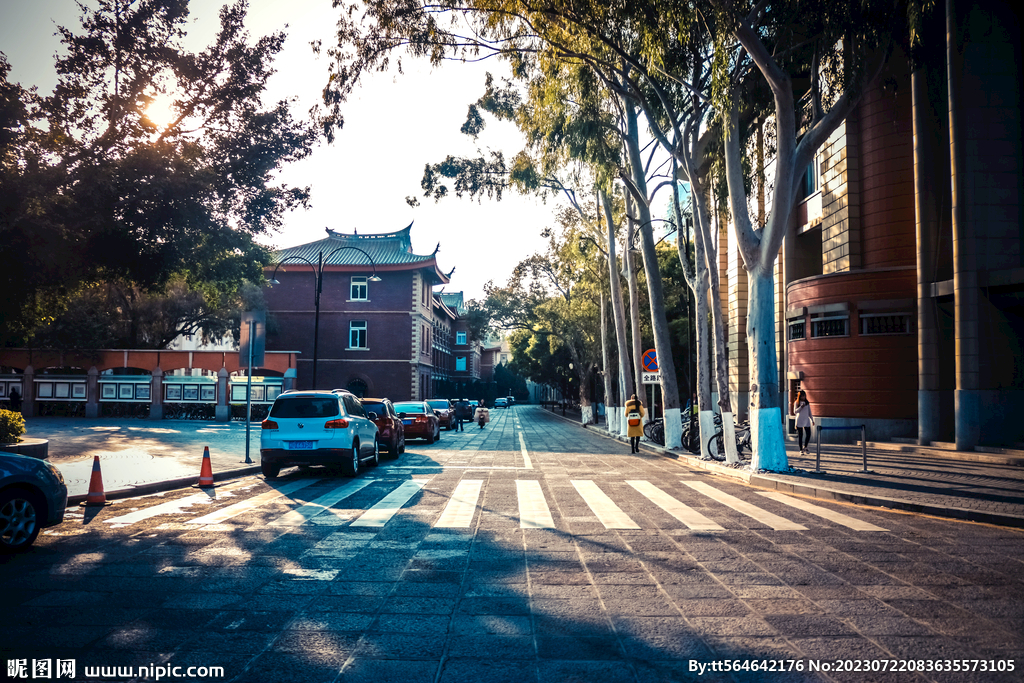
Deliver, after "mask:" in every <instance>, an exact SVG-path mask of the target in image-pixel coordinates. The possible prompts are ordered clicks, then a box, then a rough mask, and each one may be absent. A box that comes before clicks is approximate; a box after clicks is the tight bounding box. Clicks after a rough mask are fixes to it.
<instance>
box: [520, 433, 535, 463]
mask: <svg viewBox="0 0 1024 683" xmlns="http://www.w3.org/2000/svg"><path fill="white" fill-rule="evenodd" d="M519 449H520V450H521V451H522V453H523V467H525V468H526V469H528V470H532V469H533V462H532V461H531V460H530V453H529V452H528V451H527V450H526V439H524V438H523V433H522V432H519Z"/></svg>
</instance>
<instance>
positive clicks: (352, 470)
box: [342, 441, 359, 477]
mask: <svg viewBox="0 0 1024 683" xmlns="http://www.w3.org/2000/svg"><path fill="white" fill-rule="evenodd" d="M342 469H343V470H344V472H345V476H348V477H354V476H356V475H357V474H359V442H358V441H355V442H353V443H352V461H351V462H347V463H345V465H344V466H343V467H342Z"/></svg>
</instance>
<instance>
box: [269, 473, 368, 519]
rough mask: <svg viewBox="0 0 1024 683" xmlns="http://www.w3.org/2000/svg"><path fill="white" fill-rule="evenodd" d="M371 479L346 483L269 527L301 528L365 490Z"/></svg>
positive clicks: (288, 513)
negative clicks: (302, 525)
mask: <svg viewBox="0 0 1024 683" xmlns="http://www.w3.org/2000/svg"><path fill="white" fill-rule="evenodd" d="M371 481H372V480H371V479H360V480H358V481H349V482H345V483H344V484H342V485H341V486H339V487H338V488H336V489H334V490H332V491H330V492H328V493H326V494H324V495H322V496H320V497H319V498H317V499H316V500H311V501H310V502H308V503H306V504H305V505H302V506H301V507H299V508H296V509H295V510H289V511H288V512H286V513H285V514H283V515H281V516H280V517H278V518H277V519H275V520H274V521H272V522H270V524H269V525H268V526H299V525H300V524H305V523H306V522H308V521H309V520H311V519H313V518H314V517H316V516H317V515H319V514H322V513H324V512H327V511H328V510H330V509H331V506H333V505H334V504H335V503H337V502H339V501H341V500H344V499H345V498H348V497H349V496H351V495H352V494H353V493H355V492H356V491H359V490H360V489H363V488H365V487H366V486H367V485H369V484H370V482H371Z"/></svg>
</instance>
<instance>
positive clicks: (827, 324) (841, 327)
mask: <svg viewBox="0 0 1024 683" xmlns="http://www.w3.org/2000/svg"><path fill="white" fill-rule="evenodd" d="M849 334H850V318H849V316H845V315H844V316H829V317H822V318H814V319H812V320H811V336H812V337H847V336H849Z"/></svg>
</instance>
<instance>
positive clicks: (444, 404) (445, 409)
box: [427, 398, 455, 431]
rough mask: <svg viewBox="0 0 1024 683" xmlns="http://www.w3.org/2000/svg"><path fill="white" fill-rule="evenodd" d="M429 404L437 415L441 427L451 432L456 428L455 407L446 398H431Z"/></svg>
mask: <svg viewBox="0 0 1024 683" xmlns="http://www.w3.org/2000/svg"><path fill="white" fill-rule="evenodd" d="M427 403H429V404H430V407H431V408H433V409H434V412H435V413H437V419H438V421H440V423H441V426H442V427H444V428H445V429H447V430H448V431H451V430H452V427H454V426H455V406H453V405H452V402H451V401H449V400H448V399H446V398H431V399H428V400H427Z"/></svg>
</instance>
